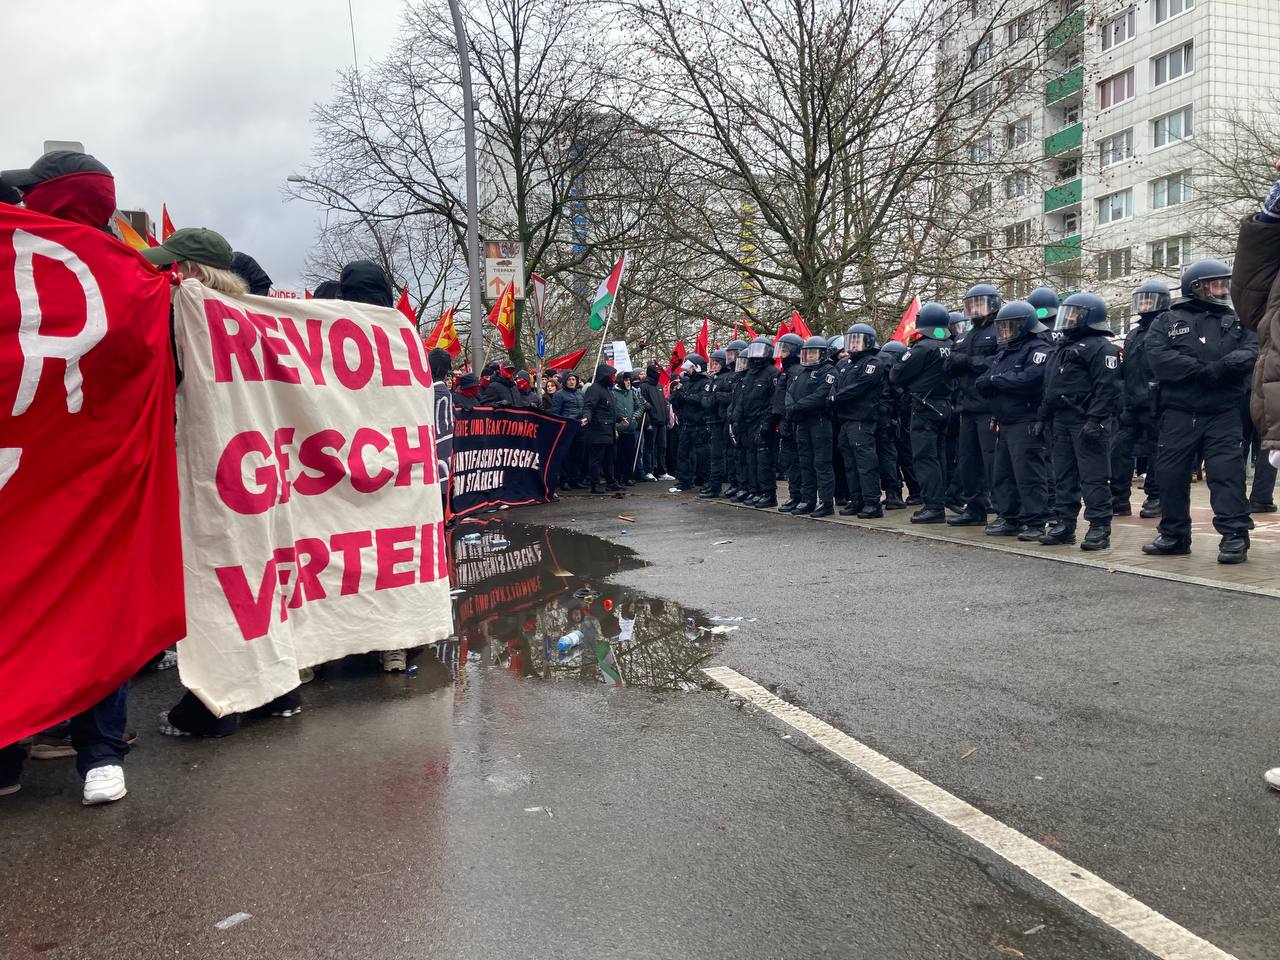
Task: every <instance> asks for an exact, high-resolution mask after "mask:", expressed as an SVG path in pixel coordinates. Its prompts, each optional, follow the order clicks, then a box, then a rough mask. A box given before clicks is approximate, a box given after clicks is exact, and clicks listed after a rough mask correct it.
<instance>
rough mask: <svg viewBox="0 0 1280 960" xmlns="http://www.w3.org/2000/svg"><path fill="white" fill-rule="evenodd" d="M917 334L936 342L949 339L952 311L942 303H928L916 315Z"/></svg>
mask: <svg viewBox="0 0 1280 960" xmlns="http://www.w3.org/2000/svg"><path fill="white" fill-rule="evenodd" d="M965 302H966V303H967V302H968V301H965ZM916 332H917V333H920V334H921V335H923V336H926V337H932V338H933V339H934V340H945V339H947V337H948V336H949V335H950V333H951V311H950V310H948V309H947V308H946V307H944V306H943V305H942V304H940V303H926V304H925V305H924V306H922V307H921V308H920V310H919V312H917V313H916Z"/></svg>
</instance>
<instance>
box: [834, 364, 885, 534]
mask: <svg viewBox="0 0 1280 960" xmlns="http://www.w3.org/2000/svg"><path fill="white" fill-rule="evenodd" d="M887 373H888V371H887V369H886V367H885V364H884V362H883V361H882V360H881V359H880V356H879V354H878V353H876V351H874V350H868V351H865V352H863V353H860V354H857V355H856V356H851V357H849V358H848V362H847V363H845V364H844V365H843V368H842V369H841V370H840V373H839V376H838V377H837V379H836V385H835V391H834V393H833V398H834V400H835V408H836V419H837V421H838V422H839V424H840V456H841V457H842V458H843V460H844V473H845V480H846V482H847V483H848V486H849V506H848V507H847V508H846V511H847V512H848V513H857V512H858V511H859V510H861V511H863V512H866V513H876V514H879V513H880V460H879V455H878V453H877V448H876V430H877V426H878V422H879V418H880V416H881V402H882V401H883V399H884V385H885V377H886V375H887ZM842 512H845V511H842Z"/></svg>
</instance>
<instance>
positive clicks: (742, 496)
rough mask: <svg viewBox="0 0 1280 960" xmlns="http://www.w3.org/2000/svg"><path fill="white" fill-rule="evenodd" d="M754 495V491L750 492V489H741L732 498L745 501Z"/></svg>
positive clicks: (740, 501) (739, 501)
mask: <svg viewBox="0 0 1280 960" xmlns="http://www.w3.org/2000/svg"><path fill="white" fill-rule="evenodd" d="M754 496H755V494H754V493H752V492H751V491H750V490H742V491H740V492H739V493H738V495H737V496H736V497H734V498H733V499H734V500H735V501H736V502H737V503H746V502H747V501H748V500H750V499H751V498H752V497H754Z"/></svg>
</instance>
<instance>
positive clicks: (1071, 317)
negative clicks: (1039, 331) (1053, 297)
mask: <svg viewBox="0 0 1280 960" xmlns="http://www.w3.org/2000/svg"><path fill="white" fill-rule="evenodd" d="M1088 322H1089V308H1088V307H1085V306H1081V305H1080V304H1078V303H1064V304H1063V305H1062V306H1060V307H1059V308H1058V320H1057V322H1056V323H1055V324H1054V325H1053V329H1054V330H1056V331H1062V330H1075V329H1076V328H1078V327H1083V326H1085V325H1086V324H1087V323H1088Z"/></svg>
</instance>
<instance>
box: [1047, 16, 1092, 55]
mask: <svg viewBox="0 0 1280 960" xmlns="http://www.w3.org/2000/svg"><path fill="white" fill-rule="evenodd" d="M1081 36H1084V7H1081V8H1080V9H1079V10H1077V11H1076V12H1075V13H1073V14H1071V16H1069V17H1067V18H1066V19H1065V20H1063V21H1061V22H1060V23H1059V24H1058V25H1057V26H1056V27H1054V28H1053V29H1052V30H1050V31H1049V37H1048V44H1049V49H1050V50H1058V49H1060V48H1062V47H1064V46H1066V45H1067V44H1068V43H1070V42H1071V41H1072V40H1074V39H1075V38H1076V37H1081Z"/></svg>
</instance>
